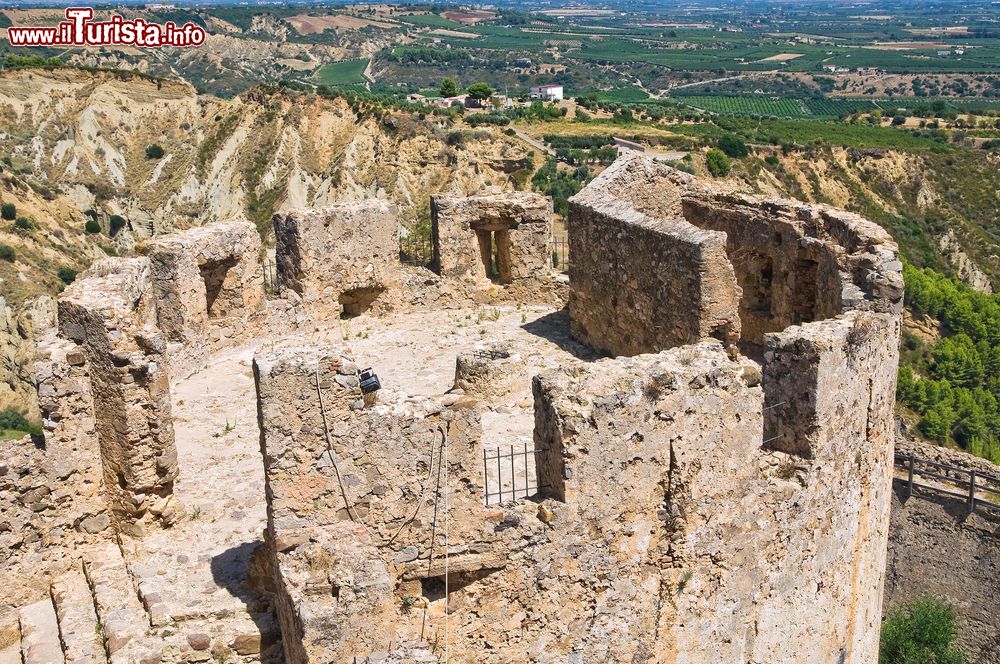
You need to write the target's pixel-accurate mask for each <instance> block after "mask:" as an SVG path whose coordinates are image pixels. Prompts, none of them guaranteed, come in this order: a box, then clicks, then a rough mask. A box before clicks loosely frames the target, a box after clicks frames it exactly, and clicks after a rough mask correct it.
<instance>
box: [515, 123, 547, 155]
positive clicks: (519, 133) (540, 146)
mask: <svg viewBox="0 0 1000 664" xmlns="http://www.w3.org/2000/svg"><path fill="white" fill-rule="evenodd" d="M514 134H515V135H517V137H518V138H520V139H521V140H522V141H524V142H525V143H527V144H528V145H530V146H531V147H533V148H535V149H536V150H541V151H542V152H544V153H545V154H548V155H552V156H555V154H556V151H555V150H553V149H552V148H550V147H549V146H548V145H546V144H545V143H543V142H541V141H540V140H538V139H537V138H532V137H531V136H528V135H527V134H525V133H524V132H522V131H518V130H517V129H515V130H514Z"/></svg>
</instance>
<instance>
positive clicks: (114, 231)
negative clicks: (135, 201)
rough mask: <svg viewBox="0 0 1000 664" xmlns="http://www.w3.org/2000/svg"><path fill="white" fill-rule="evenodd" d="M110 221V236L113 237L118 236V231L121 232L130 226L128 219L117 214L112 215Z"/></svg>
mask: <svg viewBox="0 0 1000 664" xmlns="http://www.w3.org/2000/svg"><path fill="white" fill-rule="evenodd" d="M108 221H109V223H110V227H109V229H108V234H109V235H112V236H114V235H118V231H120V230H121V229H123V228H125V226H127V225H128V219H126V218H125V217H123V216H121V215H117V214H113V215H111V217H110V219H109V220H108Z"/></svg>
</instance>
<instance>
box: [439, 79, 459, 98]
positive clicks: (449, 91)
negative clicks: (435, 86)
mask: <svg viewBox="0 0 1000 664" xmlns="http://www.w3.org/2000/svg"><path fill="white" fill-rule="evenodd" d="M440 92H441V96H442V97H454V96H456V95H457V94H458V83H456V82H455V79H453V78H452V77H451V76H449V77H448V78H446V79H444V80H443V81H441V90H440Z"/></svg>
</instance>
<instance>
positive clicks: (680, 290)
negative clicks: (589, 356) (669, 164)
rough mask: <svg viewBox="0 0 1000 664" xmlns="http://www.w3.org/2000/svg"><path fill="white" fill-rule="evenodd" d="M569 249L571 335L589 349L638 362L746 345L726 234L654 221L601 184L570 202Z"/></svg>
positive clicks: (676, 220) (680, 222) (680, 221)
mask: <svg viewBox="0 0 1000 664" xmlns="http://www.w3.org/2000/svg"><path fill="white" fill-rule="evenodd" d="M598 180H600V178H598ZM598 180H595V182H598ZM569 242H570V255H571V256H572V257H573V259H572V261H570V267H569V278H570V284H571V289H570V297H569V310H570V322H571V330H572V333H573V336H574V337H575V338H577V339H578V340H580V341H582V342H583V343H585V344H587V345H588V346H591V347H592V348H595V349H597V350H599V351H603V352H606V353H609V354H611V355H636V354H639V353H645V352H650V351H653V350H660V349H663V348H672V347H675V346H681V345H684V344H688V343H694V342H696V341H698V340H699V339H703V338H705V337H710V336H712V337H716V338H718V339H723V340H725V339H729V340H735V339H737V338H739V330H740V328H739V325H740V323H739V318H738V316H737V306H738V303H739V290H738V288H737V286H736V278H735V275H734V273H733V270H732V267H731V266H730V265H729V262H728V261H727V260H726V255H725V238H724V236H723V235H722V234H720V233H712V232H707V231H702V230H699V229H697V228H695V227H693V226H691V225H690V224H687V223H685V222H684V220H683V219H680V218H672V219H652V218H650V217H647V216H645V215H643V214H642V213H639V212H637V211H635V210H634V209H630V208H627V207H626V206H624V205H623V204H621V203H619V202H615V201H612V200H610V199H608V198H607V196H606V194H605V193H603V191H602V188H601V186H600V183H599V182H598V185H597V186H596V187H595V188H594V189H592V190H590V191H588V190H584V192H582V193H581V194H579V195H577V196H576V197H574V198H573V199H572V200H571V202H570V214H569ZM665 266H670V269H669V270H668V269H664V267H665Z"/></svg>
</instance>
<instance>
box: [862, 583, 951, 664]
mask: <svg viewBox="0 0 1000 664" xmlns="http://www.w3.org/2000/svg"><path fill="white" fill-rule="evenodd" d="M954 640H955V611H954V610H953V609H952V608H951V607H950V606H949V605H948V604H946V603H945V602H942V601H941V600H939V599H936V598H934V597H930V596H924V597H921V598H919V599H917V600H915V601H913V602H911V603H910V604H908V605H906V606H904V607H900V608H897V609H894V610H893V611H892V612H890V613H889V616H888V617H887V618H886V620H885V622H884V623H882V636H881V641H880V643H879V656H878V661H879V664H962V662H963V661H964V658H963V656H962V653H961V652H960V651H959V650H958V648H957V647H956V646H955V645H954Z"/></svg>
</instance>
